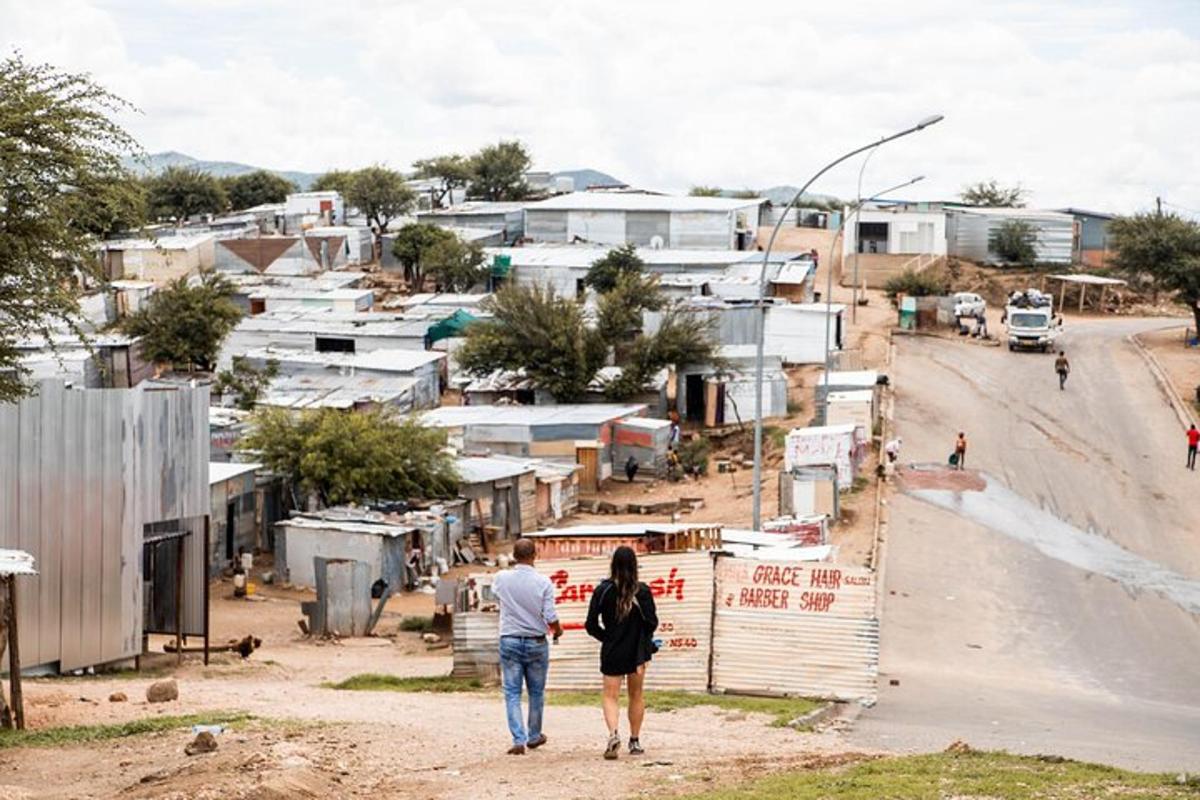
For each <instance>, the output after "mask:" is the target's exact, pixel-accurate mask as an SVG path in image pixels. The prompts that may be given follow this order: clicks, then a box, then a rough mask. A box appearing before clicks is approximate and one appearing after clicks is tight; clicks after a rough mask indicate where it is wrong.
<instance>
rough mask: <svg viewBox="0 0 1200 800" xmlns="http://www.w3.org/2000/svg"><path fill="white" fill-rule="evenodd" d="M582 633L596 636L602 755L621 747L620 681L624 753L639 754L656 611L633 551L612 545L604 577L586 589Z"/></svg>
mask: <svg viewBox="0 0 1200 800" xmlns="http://www.w3.org/2000/svg"><path fill="white" fill-rule="evenodd" d="M585 627H586V628H587V632H588V634H589V635H590V636H591V637H592V638H593V639H597V640H599V641H600V673H601V674H602V675H603V676H604V696H603V708H604V724H605V726H606V728H607V730H608V745H607V747H605V749H604V757H605V758H606V759H609V760H612V759H614V758H616V757H617V753H618V751H619V750H620V749H621V733H620V729H619V728H620V715H621V705H620V703H621V681H622V680H624V681H625V689H626V691H627V692H628V693H629V755H631V756H640V755H641V754H642V753H643V752H644V751H643V750H642V745H641V742H640V741H639V740H638V737H639V736H640V735H641V732H642V719H643V718H644V717H645V716H646V700H645V697H644V696H643V694H642V687H643V685H644V682H645V679H646V665H647V664H648V663H649V662H650V658H651V656H653V655H654V653H655V652H656V651H657V650H658V644H657V643H656V642H655V641H654V631H655V629H657V628H658V612H657V611H656V609H655V607H654V596H653V595H652V594H651V593H650V587H649V586H647V585H646V584H644V583H642V582H640V581H639V580H638V563H637V554H636V553H634V552H633V548H631V547H625V546H621V547H618V548H617V549H616V550H615V551H614V552H613V556H612V563H611V564H610V565H609V577H608V578H606V579H605V580H603V581H601V582H600V585H599V586H597V587H596V589H595V591H593V592H592V601H591V603H590V604H589V605H588V614H587V624H586V625H585Z"/></svg>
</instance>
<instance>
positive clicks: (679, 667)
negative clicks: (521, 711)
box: [537, 552, 713, 691]
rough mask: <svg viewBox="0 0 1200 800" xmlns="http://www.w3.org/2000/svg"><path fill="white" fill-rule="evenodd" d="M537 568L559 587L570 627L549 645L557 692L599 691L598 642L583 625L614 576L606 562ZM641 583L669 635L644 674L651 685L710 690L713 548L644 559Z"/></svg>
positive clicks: (563, 616) (562, 616) (571, 562)
mask: <svg viewBox="0 0 1200 800" xmlns="http://www.w3.org/2000/svg"><path fill="white" fill-rule="evenodd" d="M537 569H538V571H539V572H541V573H542V574H544V575H548V576H549V577H550V579H551V581H553V582H554V585H555V587H556V589H557V596H556V604H557V607H558V614H559V619H560V620H562V623H563V626H564V627H565V628H566V629H567V631H566V633H565V634H564V636H563V638H562V641H561V642H560V643H559V644H558V645H557V646H555V647H552V648H551V649H550V678H549V683H548V686H549V688H551V689H597V690H598V689H599V688H600V687H601V684H602V679H601V675H600V643H599V642H597V641H595V640H594V639H592V638H591V637H590V636H588V635H587V633H586V632H585V631H584V629H583V623H584V621H585V620H586V618H587V608H588V603H589V602H590V601H591V597H592V590H593V589H594V588H595V587H596V586H597V585H598V584H599V583H600V581H601V580H603V579H604V578H605V577H607V575H608V559H607V558H594V559H576V560H568V561H545V562H539V563H538V564H537ZM639 572H640V577H641V580H642V581H643V582H644V583H647V584H649V585H650V587H651V590H652V591H653V592H654V594H655V598H654V599H655V605H656V606H657V609H658V618H659V621H660V625H659V630H658V632H657V633H656V634H655V635H656V637H657V638H660V639H662V640H663V646H662V649H661V650H660V651H659V652H658V653H656V654H655V656H654V659H653V661H652V663H651V664H650V666H649V667H648V668H647V671H646V686H647V687H648V688H651V689H686V690H689V691H705V690H707V689H708V660H709V650H710V645H711V641H712V600H713V558H712V555H711V554H709V553H708V552H696V553H671V554H665V555H653V556H642V557H641V558H640V559H639Z"/></svg>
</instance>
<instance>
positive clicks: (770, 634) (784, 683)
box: [712, 558, 879, 701]
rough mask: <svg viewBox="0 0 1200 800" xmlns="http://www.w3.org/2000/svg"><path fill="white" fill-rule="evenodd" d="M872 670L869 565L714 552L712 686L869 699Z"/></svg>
mask: <svg viewBox="0 0 1200 800" xmlns="http://www.w3.org/2000/svg"><path fill="white" fill-rule="evenodd" d="M878 673H879V620H878V619H877V618H876V616H875V574H874V573H873V572H871V571H870V570H868V569H866V568H864V567H852V566H846V565H842V564H830V563H824V562H814V563H796V562H786V561H780V562H776V561H759V560H757V559H749V558H719V559H717V564H716V610H715V613H714V614H713V666H712V688H713V689H714V690H716V691H726V692H752V693H756V694H760V693H761V694H779V695H803V696H805V697H832V698H837V699H840V700H858V699H863V700H871V701H873V700H874V699H875V696H876V687H875V682H876V678H877V676H878Z"/></svg>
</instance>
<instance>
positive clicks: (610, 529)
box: [522, 522, 782, 539]
mask: <svg viewBox="0 0 1200 800" xmlns="http://www.w3.org/2000/svg"><path fill="white" fill-rule="evenodd" d="M720 527H721V524H720V523H707V522H697V523H683V522H629V523H613V524H611V525H571V526H569V527H566V528H546V529H545V530H540V531H528V532H526V533H524V534H522V535H523V536H527V537H529V538H531V539H537V538H540V539H548V538H559V537H563V536H602V537H603V536H645V535H646V534H649V533H682V532H683V531H689V530H692V529H694V528H720ZM781 538H782V537H781Z"/></svg>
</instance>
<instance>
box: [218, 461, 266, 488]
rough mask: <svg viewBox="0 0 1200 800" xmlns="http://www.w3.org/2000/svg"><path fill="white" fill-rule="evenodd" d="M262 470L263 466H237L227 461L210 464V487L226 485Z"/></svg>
mask: <svg viewBox="0 0 1200 800" xmlns="http://www.w3.org/2000/svg"><path fill="white" fill-rule="evenodd" d="M259 469H262V464H235V463H233V462H226V461H210V462H208V483H209V485H210V486H212V485H214V484H217V483H224V482H225V481H227V480H231V479H233V478H236V477H238V476H240V475H245V474H246V473H248V472H254V471H255V470H259Z"/></svg>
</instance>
